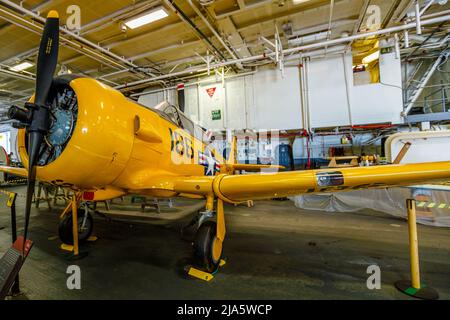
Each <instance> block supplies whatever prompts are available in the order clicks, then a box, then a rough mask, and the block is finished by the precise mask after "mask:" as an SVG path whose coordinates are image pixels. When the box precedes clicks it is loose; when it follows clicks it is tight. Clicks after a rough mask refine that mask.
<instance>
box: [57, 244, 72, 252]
mask: <svg viewBox="0 0 450 320" xmlns="http://www.w3.org/2000/svg"><path fill="white" fill-rule="evenodd" d="M60 248H61V249H62V250H64V251H70V252H72V251H73V245H71V244H65V243H62V244H61V246H60Z"/></svg>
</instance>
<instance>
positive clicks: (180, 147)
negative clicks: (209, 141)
mask: <svg viewBox="0 0 450 320" xmlns="http://www.w3.org/2000/svg"><path fill="white" fill-rule="evenodd" d="M169 133H170V151H171V154H172V162H173V163H176V164H196V165H201V166H203V167H204V175H206V176H213V175H215V174H216V173H218V172H220V162H219V161H217V159H216V157H215V155H214V151H212V150H211V148H210V147H208V146H206V145H204V144H202V143H201V142H198V141H195V140H194V139H192V138H191V137H189V136H188V135H187V134H186V133H184V131H183V130H172V129H171V128H169ZM196 144H197V145H196ZM195 152H197V154H195ZM196 156H197V157H196ZM195 161H198V162H195Z"/></svg>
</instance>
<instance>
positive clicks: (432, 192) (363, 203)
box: [291, 185, 450, 227]
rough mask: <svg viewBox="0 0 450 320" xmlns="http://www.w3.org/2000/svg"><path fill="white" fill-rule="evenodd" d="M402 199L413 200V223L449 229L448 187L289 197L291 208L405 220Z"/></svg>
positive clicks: (368, 190) (449, 197)
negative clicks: (383, 215)
mask: <svg viewBox="0 0 450 320" xmlns="http://www.w3.org/2000/svg"><path fill="white" fill-rule="evenodd" d="M406 199H416V200H417V202H416V214H417V222H419V223H422V224H426V225H433V226H439V227H450V187H448V186H440V185H423V186H414V187H401V188H391V189H366V190H356V191H349V192H341V193H323V194H312V195H308V194H305V195H300V196H295V197H292V198H291V200H293V201H294V202H295V206H296V207H298V208H302V209H307V210H321V211H327V212H355V211H361V210H364V209H366V210H367V209H372V210H375V211H378V212H384V213H387V214H390V215H393V216H397V217H404V218H405V219H406V208H405V201H406Z"/></svg>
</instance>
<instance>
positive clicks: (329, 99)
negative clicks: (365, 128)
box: [307, 53, 403, 128]
mask: <svg viewBox="0 0 450 320" xmlns="http://www.w3.org/2000/svg"><path fill="white" fill-rule="evenodd" d="M308 71H309V72H308V75H307V77H308V89H309V91H308V96H309V110H310V118H311V127H313V128H320V127H330V126H347V125H363V124H371V123H385V122H390V123H394V124H397V123H402V121H403V120H402V118H401V116H400V114H401V112H402V110H403V98H402V77H401V67H400V59H397V58H396V57H395V53H388V54H382V55H381V56H380V83H373V84H366V85H354V84H353V70H352V56H351V54H350V53H349V54H347V55H345V56H344V55H340V56H335V57H330V58H327V59H321V60H313V61H311V62H310V63H309V70H308ZM344 71H345V72H344ZM346 84H347V85H346Z"/></svg>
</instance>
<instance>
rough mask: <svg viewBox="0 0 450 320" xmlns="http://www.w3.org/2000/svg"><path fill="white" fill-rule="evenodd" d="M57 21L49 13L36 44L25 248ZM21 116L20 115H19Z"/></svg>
mask: <svg viewBox="0 0 450 320" xmlns="http://www.w3.org/2000/svg"><path fill="white" fill-rule="evenodd" d="M58 46H59V18H58V12H56V11H54V10H52V11H50V12H49V13H48V15H47V20H46V22H45V26H44V31H43V34H42V38H41V43H40V45H39V55H38V59H37V69H36V93H35V98H34V105H32V106H31V110H30V111H31V113H32V115H31V119H30V122H31V123H30V126H29V127H28V129H27V131H28V183H27V199H26V204H25V228H24V232H23V237H24V248H23V252H25V243H26V239H27V235H28V225H29V222H30V213H31V202H32V199H33V193H34V188H35V183H36V164H37V161H38V156H39V150H40V149H41V145H42V143H43V141H44V137H45V135H46V134H47V131H48V128H49V108H48V107H47V106H46V105H45V103H46V101H47V96H48V93H49V91H50V87H51V85H52V82H53V74H54V73H55V69H56V64H57V62H58ZM21 116H22V115H21Z"/></svg>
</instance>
